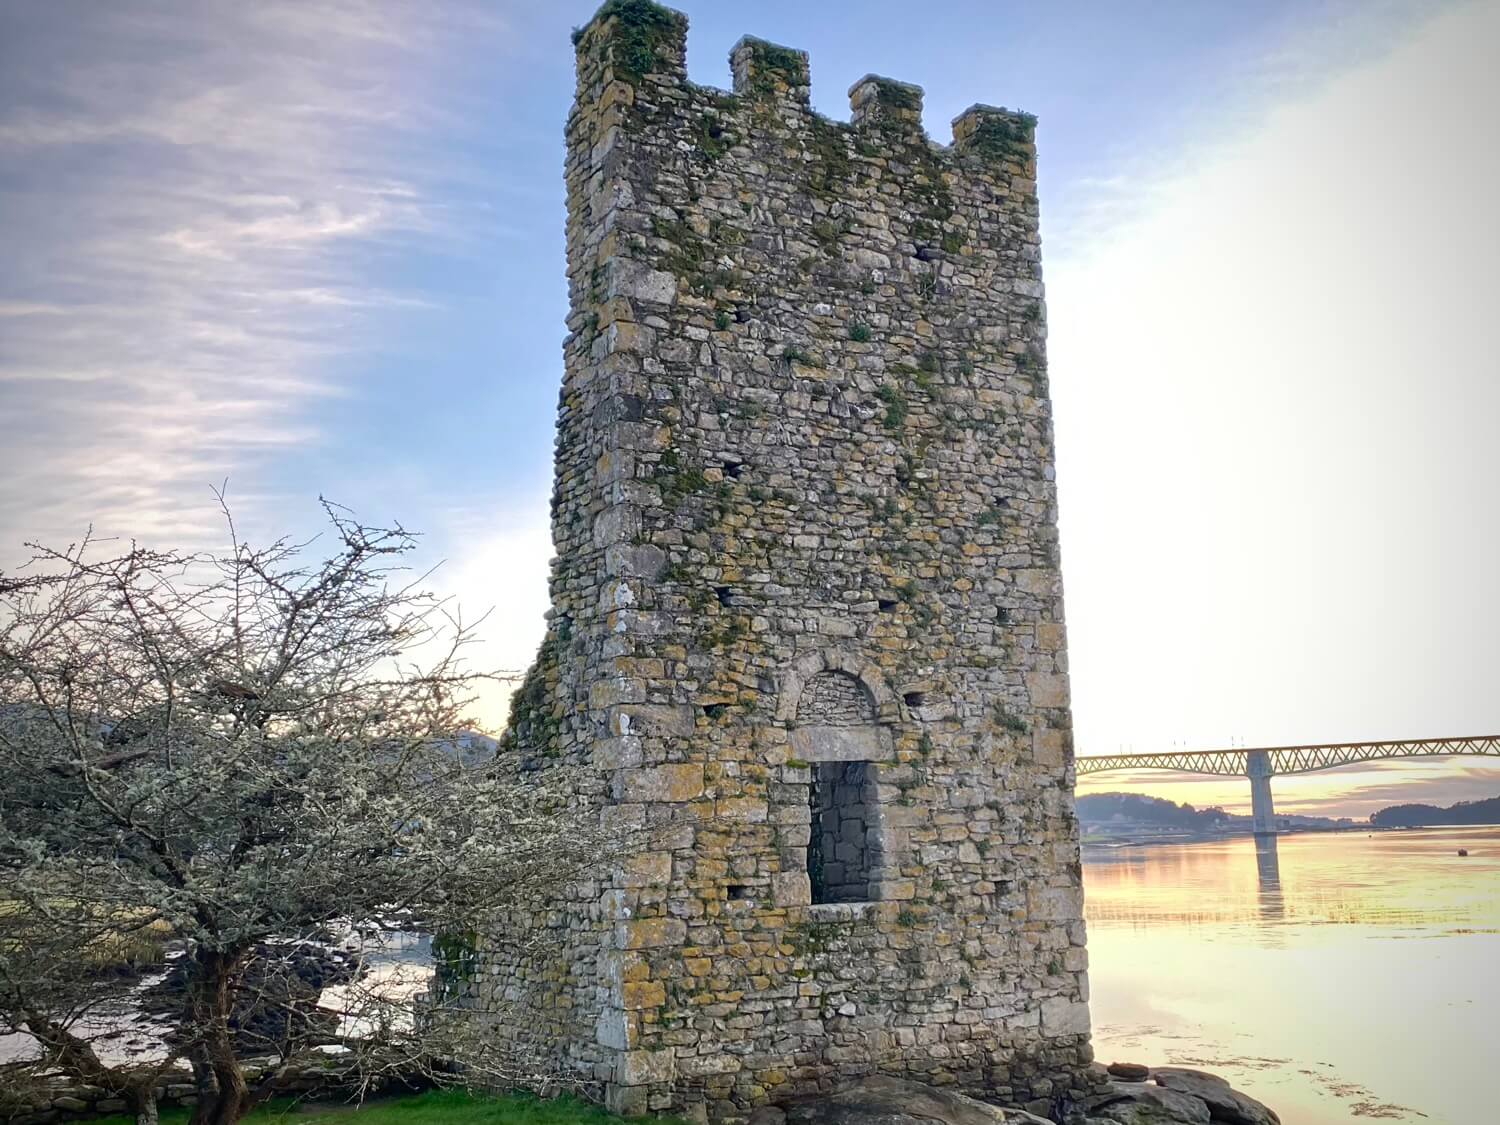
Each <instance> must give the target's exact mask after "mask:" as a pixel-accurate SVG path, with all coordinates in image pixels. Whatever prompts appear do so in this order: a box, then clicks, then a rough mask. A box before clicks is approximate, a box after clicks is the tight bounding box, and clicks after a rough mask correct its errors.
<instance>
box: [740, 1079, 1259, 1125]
mask: <svg viewBox="0 0 1500 1125" xmlns="http://www.w3.org/2000/svg"><path fill="white" fill-rule="evenodd" d="M1102 1069H1103V1068H1101V1075H1100V1077H1101V1079H1105V1081H1103V1082H1102V1084H1101V1092H1100V1093H1098V1094H1096V1095H1095V1096H1094V1097H1092V1098H1090V1099H1089V1101H1088V1102H1087V1103H1086V1105H1085V1106H1084V1107H1082V1108H1079V1107H1074V1108H1073V1109H1072V1110H1070V1111H1067V1112H1066V1113H1062V1114H1061V1115H1059V1116H1057V1117H1055V1118H1054V1119H1052V1120H1049V1119H1048V1118H1045V1117H1038V1116H1037V1115H1036V1114H1034V1113H1029V1112H1027V1111H1026V1110H1023V1109H1015V1108H1012V1107H1007V1106H996V1105H990V1104H989V1103H987V1102H982V1101H979V1100H978V1099H977V1098H971V1097H966V1096H965V1095H963V1094H959V1093H956V1092H954V1091H953V1090H948V1089H940V1088H937V1087H933V1086H924V1085H922V1084H921V1083H917V1082H907V1081H903V1080H902V1079H899V1078H887V1077H873V1078H865V1079H862V1080H860V1081H858V1082H854V1083H851V1084H850V1085H848V1086H845V1087H844V1088H843V1089H841V1090H839V1091H837V1092H835V1093H832V1094H821V1095H818V1096H816V1097H808V1098H798V1099H795V1100H793V1101H789V1102H785V1103H783V1104H781V1105H776V1106H763V1107H762V1108H760V1109H758V1110H756V1111H755V1113H753V1114H752V1115H751V1116H750V1120H749V1122H748V1123H747V1125H934V1123H936V1125H1056V1123H1061V1125H1219V1123H1223V1125H1280V1119H1279V1118H1278V1117H1277V1116H1276V1114H1275V1113H1274V1112H1273V1111H1272V1110H1270V1109H1268V1108H1267V1107H1265V1106H1264V1105H1262V1104H1261V1103H1260V1102H1258V1101H1256V1100H1255V1099H1254V1098H1251V1097H1247V1096H1246V1095H1244V1094H1241V1093H1240V1092H1239V1091H1237V1090H1235V1089H1233V1088H1231V1087H1230V1085H1229V1083H1228V1082H1226V1081H1224V1080H1223V1079H1222V1078H1219V1077H1216V1076H1215V1075H1212V1074H1205V1073H1204V1072H1202V1071H1199V1070H1187V1069H1184V1068H1182V1067H1157V1068H1151V1067H1145V1066H1139V1065H1129V1064H1126V1065H1124V1066H1121V1065H1119V1064H1116V1066H1115V1067H1111V1068H1110V1072H1109V1073H1108V1074H1105V1073H1102ZM1122 1073H1123V1074H1127V1075H1139V1076H1140V1077H1139V1079H1138V1080H1135V1081H1129V1080H1126V1079H1124V1078H1121V1077H1119V1076H1120V1075H1121V1074H1122Z"/></svg>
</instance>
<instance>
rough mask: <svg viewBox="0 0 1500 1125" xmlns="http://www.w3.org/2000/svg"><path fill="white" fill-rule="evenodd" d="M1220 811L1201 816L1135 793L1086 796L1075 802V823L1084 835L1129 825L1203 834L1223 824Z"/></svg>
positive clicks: (1206, 811)
mask: <svg viewBox="0 0 1500 1125" xmlns="http://www.w3.org/2000/svg"><path fill="white" fill-rule="evenodd" d="M1228 817H1229V814H1228V813H1226V812H1225V811H1224V810H1223V809H1221V808H1212V809H1204V810H1202V811H1201V812H1200V811H1199V810H1197V809H1195V808H1193V806H1192V805H1187V804H1182V805H1179V804H1176V803H1175V802H1173V801H1166V800H1163V799H1162V798H1160V797H1146V796H1143V795H1141V794H1139V793H1089V794H1088V795H1086V796H1083V797H1079V798H1078V819H1079V820H1081V821H1082V822H1083V827H1084V830H1085V831H1090V832H1102V831H1109V830H1110V829H1112V828H1114V829H1118V828H1121V827H1125V826H1129V825H1152V826H1160V827H1162V828H1176V829H1189V830H1200V831H1201V830H1204V829H1210V828H1214V827H1216V826H1217V825H1219V824H1221V823H1222V822H1223V821H1225V820H1227V819H1228Z"/></svg>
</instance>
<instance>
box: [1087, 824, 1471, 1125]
mask: <svg viewBox="0 0 1500 1125" xmlns="http://www.w3.org/2000/svg"><path fill="white" fill-rule="evenodd" d="M1460 849H1464V850H1466V851H1467V852H1468V855H1467V856H1460V855H1459V854H1458V853H1459V850H1460ZM1083 873H1084V886H1085V890H1086V894H1087V898H1086V906H1085V913H1086V915H1087V918H1088V924H1089V961H1090V973H1089V978H1090V986H1091V1000H1090V1006H1091V1008H1092V1011H1093V1020H1094V1048H1095V1053H1096V1055H1097V1057H1098V1059H1099V1060H1100V1061H1101V1062H1105V1063H1108V1062H1114V1061H1121V1062H1126V1061H1129V1062H1145V1063H1150V1064H1154V1065H1163V1064H1167V1063H1170V1064H1174V1065H1180V1066H1192V1067H1199V1068H1202V1069H1204V1070H1210V1071H1213V1072H1215V1073H1218V1074H1221V1075H1223V1076H1224V1077H1225V1078H1227V1079H1229V1080H1230V1081H1231V1082H1233V1083H1234V1085H1235V1086H1237V1087H1239V1088H1240V1089H1242V1090H1244V1091H1245V1092H1246V1093H1248V1094H1251V1095H1252V1096H1254V1097H1258V1098H1260V1099H1261V1100H1262V1101H1264V1102H1265V1103H1266V1104H1268V1105H1270V1106H1271V1107H1272V1108H1274V1109H1276V1110H1277V1111H1278V1113H1280V1115H1281V1120H1282V1121H1283V1123H1284V1125H1335V1123H1337V1125H1345V1123H1349V1122H1356V1123H1360V1122H1370V1121H1397V1122H1413V1123H1417V1122H1422V1123H1426V1125H1488V1123H1492V1122H1500V828H1444V829H1422V830H1414V831H1404V832H1379V833H1373V834H1371V833H1366V832H1340V833H1325V834H1308V835H1293V836H1283V837H1280V838H1279V839H1276V840H1272V841H1268V842H1266V843H1263V844H1261V845H1260V846H1259V847H1257V842H1256V841H1254V840H1252V839H1250V838H1237V839H1229V840H1216V841H1209V842H1203V843H1181V844H1150V845H1133V846H1125V847H1117V848H1109V849H1104V848H1093V847H1090V848H1085V849H1084V867H1083Z"/></svg>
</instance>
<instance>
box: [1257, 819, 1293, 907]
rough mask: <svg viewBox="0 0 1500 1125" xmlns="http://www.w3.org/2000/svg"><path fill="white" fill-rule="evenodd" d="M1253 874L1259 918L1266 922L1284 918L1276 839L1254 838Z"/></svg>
mask: <svg viewBox="0 0 1500 1125" xmlns="http://www.w3.org/2000/svg"><path fill="white" fill-rule="evenodd" d="M1255 874H1256V878H1257V879H1258V880H1259V884H1260V916H1261V918H1263V919H1265V920H1266V921H1267V922H1279V921H1281V919H1283V918H1285V917H1286V900H1285V899H1284V898H1282V897H1281V856H1280V854H1279V853H1278V852H1277V850H1276V837H1275V836H1269V835H1260V836H1256V837H1255Z"/></svg>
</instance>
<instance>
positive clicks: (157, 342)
mask: <svg viewBox="0 0 1500 1125" xmlns="http://www.w3.org/2000/svg"><path fill="white" fill-rule="evenodd" d="M0 25H3V26H0V40H4V41H6V42H7V43H8V44H9V46H8V47H7V48H4V50H5V53H6V58H5V63H4V66H0V106H4V107H6V108H5V109H4V110H0V214H3V216H4V218H3V219H0V242H3V243H4V245H5V246H6V253H7V268H6V270H5V271H4V276H3V278H0V416H3V417H4V418H5V419H6V433H5V440H4V443H3V452H0V472H3V473H4V476H5V480H6V486H5V488H4V489H3V490H0V539H3V540H4V548H5V549H6V550H10V549H12V548H13V547H14V546H15V544H16V541H17V540H18V539H19V538H21V537H22V536H26V537H32V536H41V537H48V538H65V537H69V536H72V535H76V534H77V533H78V531H79V530H80V529H81V527H82V525H83V524H84V523H86V522H89V521H91V520H99V521H102V522H103V523H104V524H105V525H106V526H107V527H108V528H109V529H110V530H116V531H123V532H126V533H129V534H134V535H138V536H142V537H145V538H148V539H150V538H157V537H168V536H171V537H176V538H178V539H180V538H181V536H182V535H183V534H190V533H191V530H192V528H191V524H190V523H187V524H185V523H184V520H183V517H182V512H183V510H184V506H185V501H186V500H188V499H189V498H190V499H191V501H192V502H193V505H194V506H195V507H198V508H201V505H202V501H203V500H204V499H205V495H204V490H205V486H206V484H208V483H209V482H213V481H217V480H219V479H221V478H223V477H225V476H229V475H233V474H235V473H236V472H246V471H247V470H249V469H251V468H255V467H264V466H265V465H267V464H269V463H270V459H272V458H275V457H278V456H282V455H285V454H286V453H287V452H288V451H290V450H294V449H298V448H301V447H304V446H306V445H307V444H308V443H311V442H314V441H316V440H317V439H318V437H319V435H320V432H321V431H322V429H323V427H324V426H325V425H326V423H325V422H324V421H323V420H322V416H325V415H326V414H328V413H329V412H330V410H331V409H332V403H333V402H334V401H335V399H336V398H337V396H339V395H340V394H342V393H344V391H345V390H346V389H347V388H346V387H345V385H344V384H342V383H341V382H340V379H339V377H338V363H339V361H340V360H341V359H342V358H344V357H346V356H347V355H348V354H349V353H350V352H351V350H352V349H354V348H357V347H368V346H369V340H370V338H371V336H372V335H373V334H375V333H376V332H377V330H378V320H379V316H380V314H383V313H385V312H387V311H388V310H390V309H392V308H395V307H415V306H418V305H420V303H421V301H420V300H419V299H417V298H415V297H413V296H412V295H410V294H405V293H401V292H392V291H390V290H389V287H382V286H380V285H379V284H377V283H375V282H372V280H371V279H370V277H371V267H370V264H369V263H370V255H371V253H372V251H373V250H374V249H377V248H379V247H380V246H382V245H384V244H387V243H389V242H391V241H392V240H398V239H402V238H406V237H409V236H412V235H419V234H420V235H424V236H425V235H431V234H433V233H434V232H436V231H438V230H439V229H440V228H441V227H442V225H443V222H444V212H443V208H442V207H440V206H438V205H437V204H436V203H435V202H434V201H433V199H432V193H431V192H429V191H428V190H427V189H426V184H425V183H424V182H423V175H424V174H425V173H426V172H430V169H429V168H427V167H426V166H425V165H424V162H423V161H422V160H418V159H413V156H414V154H415V153H418V152H420V151H421V150H420V148H419V146H418V145H417V143H416V141H417V139H418V138H420V136H421V134H422V131H423V129H424V128H426V127H428V126H430V125H431V124H432V121H433V120H434V118H435V116H436V115H437V114H439V113H440V112H441V109H440V105H439V99H437V98H435V97H433V96H431V95H432V90H433V87H434V84H435V81H436V78H437V76H438V74H439V73H440V71H441V66H440V63H441V60H442V57H443V53H444V50H445V47H447V46H449V45H451V44H452V43H454V42H455V41H457V39H458V38H459V37H460V36H463V35H467V34H473V33H476V32H479V33H482V34H483V35H484V36H486V37H487V38H489V39H490V40H491V41H494V42H497V43H498V42H500V41H503V27H502V25H501V24H500V22H499V21H498V20H497V19H496V18H495V17H493V16H491V15H488V14H486V9H485V8H484V7H483V6H480V5H473V6H468V5H462V4H450V5H445V6H444V8H443V10H442V12H441V13H439V14H437V15H434V14H433V12H432V11H431V10H430V9H429V8H428V7H427V6H425V5H419V4H416V3H411V2H404V0H378V2H377V0H365V2H361V0H298V2H296V3H256V4H241V3H234V2H229V0H218V2H210V3H203V4H195V5H188V6H184V5H181V4H177V3H170V2H137V3H131V4H120V5H114V4H111V5H102V6H101V5H95V4H83V3H67V2H63V3H54V4H45V5H40V4H39V5H13V6H8V7H7V8H6V10H5V14H4V15H0ZM414 169H415V170H419V171H414Z"/></svg>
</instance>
